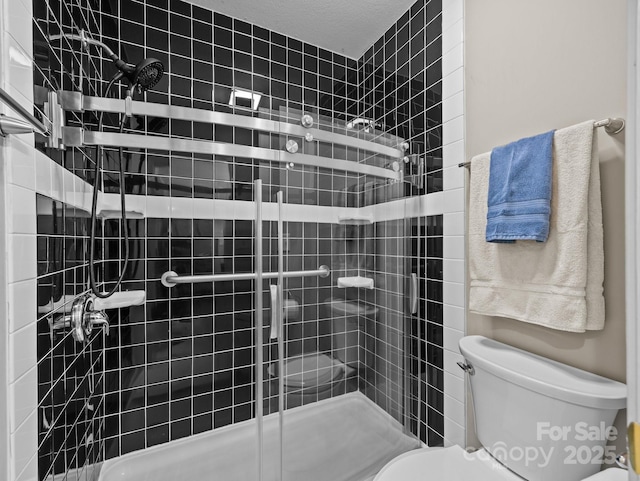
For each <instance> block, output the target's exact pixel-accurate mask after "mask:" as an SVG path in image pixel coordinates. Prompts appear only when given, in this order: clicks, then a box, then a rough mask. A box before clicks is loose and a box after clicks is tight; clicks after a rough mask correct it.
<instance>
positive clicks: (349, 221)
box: [338, 215, 373, 225]
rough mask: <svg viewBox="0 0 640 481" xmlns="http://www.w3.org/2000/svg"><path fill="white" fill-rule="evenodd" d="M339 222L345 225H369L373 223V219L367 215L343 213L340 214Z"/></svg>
mask: <svg viewBox="0 0 640 481" xmlns="http://www.w3.org/2000/svg"><path fill="white" fill-rule="evenodd" d="M338 223H339V224H344V225H367V224H373V219H372V218H371V217H369V216H366V215H344V216H343V215H341V216H338Z"/></svg>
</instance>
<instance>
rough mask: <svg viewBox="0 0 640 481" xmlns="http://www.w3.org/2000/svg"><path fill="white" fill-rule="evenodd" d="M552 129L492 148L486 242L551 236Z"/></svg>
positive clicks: (541, 239) (543, 240)
mask: <svg viewBox="0 0 640 481" xmlns="http://www.w3.org/2000/svg"><path fill="white" fill-rule="evenodd" d="M553 132H554V131H553V130H552V131H550V132H547V133H544V134H540V135H536V136H534V137H527V138H524V139H520V140H518V141H516V142H512V143H510V144H507V145H504V146H501V147H496V148H495V149H493V150H492V151H491V165H490V168H489V195H488V211H487V230H486V240H487V242H515V241H516V240H518V239H526V240H536V241H538V242H545V241H546V240H547V237H548V236H549V214H550V212H551V175H552V157H553V154H552V150H553Z"/></svg>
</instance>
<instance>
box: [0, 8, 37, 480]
mask: <svg viewBox="0 0 640 481" xmlns="http://www.w3.org/2000/svg"><path fill="white" fill-rule="evenodd" d="M0 12H2V15H1V18H2V20H1V22H2V23H1V25H0V45H1V51H0V57H1V59H2V64H1V66H2V68H1V69H0V83H1V84H2V87H3V88H4V89H5V90H6V91H7V92H8V93H9V94H11V95H12V96H13V97H14V98H15V99H16V100H18V101H19V102H20V103H21V104H22V105H23V106H24V107H25V108H26V109H27V110H31V109H32V108H33V66H32V63H31V58H32V57H33V56H32V42H33V40H32V30H31V17H32V5H31V0H0ZM0 108H1V109H2V112H3V113H5V114H7V115H11V116H17V114H15V113H14V112H12V111H11V110H10V109H8V108H6V107H4V106H3V107H0ZM32 146H33V135H21V136H15V135H14V136H9V137H6V138H4V139H3V140H1V141H0V163H1V167H0V169H2V178H1V183H0V189H2V198H1V200H0V202H2V210H1V215H2V216H3V217H4V219H3V221H4V222H2V223H0V224H1V225H2V232H0V237H1V239H0V247H1V248H2V255H3V257H4V262H3V264H2V266H3V268H2V273H1V274H0V280H1V281H2V282H0V306H2V308H1V309H2V311H1V316H2V319H3V322H2V334H0V341H1V342H2V353H3V359H0V363H2V369H3V370H4V371H3V373H2V374H0V395H2V399H3V401H4V400H6V404H4V402H0V412H1V413H2V420H1V421H0V431H1V432H2V440H1V441H0V467H1V469H3V471H2V473H1V474H0V476H2V477H3V478H5V479H8V480H12V481H13V480H16V481H18V480H20V481H23V480H24V481H26V480H32V479H37V440H38V437H37V419H38V416H37V411H36V404H37V398H36V397H37V378H36V302H35V299H36V258H35V255H34V253H35V252H36V217H35V201H36V196H35V185H36V170H35V159H34V149H33V147H32ZM5 388H6V391H4V392H3V390H4V389H5ZM4 422H6V423H7V424H8V426H4ZM5 443H8V445H6V444H5Z"/></svg>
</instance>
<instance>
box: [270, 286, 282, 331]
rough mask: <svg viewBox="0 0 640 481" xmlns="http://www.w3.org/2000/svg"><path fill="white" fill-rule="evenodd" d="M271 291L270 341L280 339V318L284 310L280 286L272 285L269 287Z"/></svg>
mask: <svg viewBox="0 0 640 481" xmlns="http://www.w3.org/2000/svg"><path fill="white" fill-rule="evenodd" d="M269 289H270V291H271V334H269V339H278V333H279V332H280V317H281V312H282V308H281V306H280V302H279V297H280V296H278V294H279V286H278V285H277V284H271V285H270V286H269Z"/></svg>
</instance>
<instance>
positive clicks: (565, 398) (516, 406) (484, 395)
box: [374, 336, 627, 481]
mask: <svg viewBox="0 0 640 481" xmlns="http://www.w3.org/2000/svg"><path fill="white" fill-rule="evenodd" d="M459 347H460V352H461V353H462V355H463V356H464V358H465V364H462V365H461V367H462V368H463V369H464V370H465V371H466V372H467V375H468V378H469V381H470V385H471V394H472V399H473V407H474V413H475V421H476V434H477V436H478V439H479V440H480V443H481V444H482V446H483V448H482V449H480V450H478V451H475V452H472V453H470V452H467V451H465V450H463V449H462V448H461V447H459V446H451V447H447V448H423V449H418V450H415V451H410V452H408V453H405V454H403V455H401V456H398V457H397V458H395V459H393V460H392V461H390V462H389V463H388V464H387V465H386V466H385V467H384V468H382V470H381V471H380V472H379V473H378V475H377V476H376V477H375V479H374V481H396V480H403V481H412V480H415V481H418V480H420V481H428V480H434V481H435V480H447V481H463V480H464V481H468V480H474V481H523V480H526V481H543V480H544V481H581V480H587V479H589V480H590V481H605V480H610V481H613V480H618V479H626V474H627V473H626V471H624V470H622V469H618V468H611V469H607V470H605V471H603V472H602V473H599V472H598V471H600V468H601V464H600V463H599V462H597V460H598V459H599V458H600V459H601V458H602V456H600V457H599V458H598V453H603V451H604V452H605V453H607V451H606V450H604V446H605V445H606V442H607V439H606V438H607V435H608V428H609V426H611V425H612V424H613V421H614V419H615V417H616V414H617V413H618V411H619V410H620V409H623V408H625V406H626V395H627V390H626V385H625V384H622V383H619V382H616V381H613V380H611V379H607V378H604V377H601V376H597V375H595V374H592V373H589V372H586V371H582V370H580V369H576V368H573V367H570V366H567V365H565V364H562V363H559V362H555V361H552V360H549V359H545V358H543V357H541V356H537V355H535V354H532V353H529V352H527V351H523V350H520V349H516V348H514V347H511V346H508V345H506V344H502V343H500V342H497V341H494V340H491V339H487V338H485V337H482V336H468V337H464V338H462V339H461V340H460V343H459ZM620 435H623V434H620ZM591 456H593V458H591ZM594 459H595V460H596V462H592V461H593V460H594Z"/></svg>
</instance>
